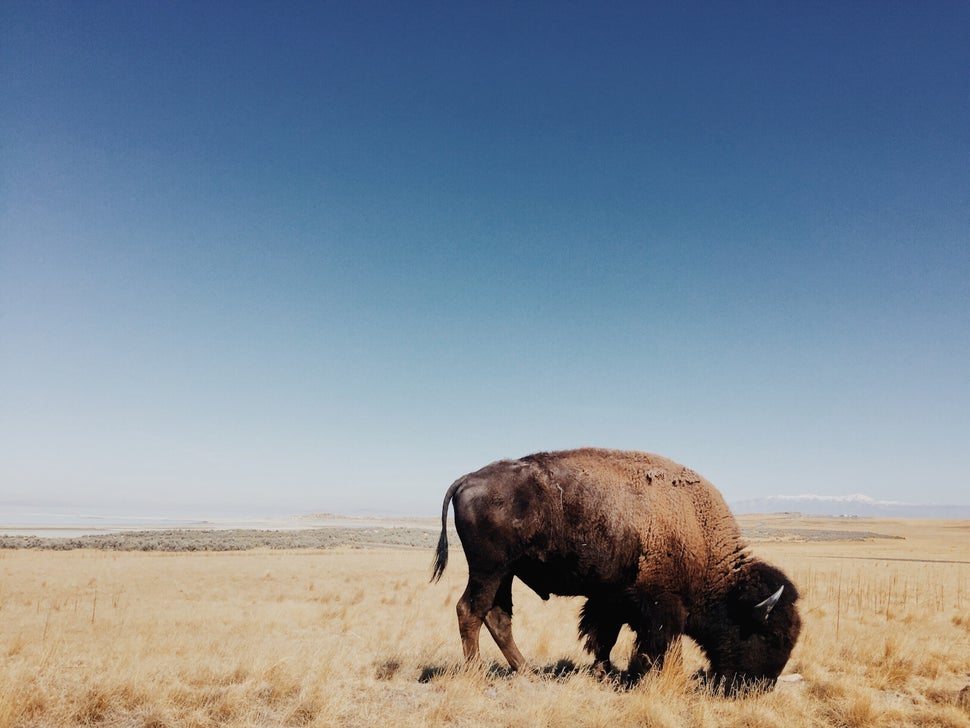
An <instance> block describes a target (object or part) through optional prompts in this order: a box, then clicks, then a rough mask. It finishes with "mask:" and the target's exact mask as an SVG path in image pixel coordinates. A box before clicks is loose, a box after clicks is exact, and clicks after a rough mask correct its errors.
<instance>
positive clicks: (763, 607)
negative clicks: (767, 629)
mask: <svg viewBox="0 0 970 728" xmlns="http://www.w3.org/2000/svg"><path fill="white" fill-rule="evenodd" d="M783 591H785V585H784V584H782V585H781V586H780V587H778V591H776V592H775V593H774V594H772V595H771V596H770V597H768V598H767V599H765V600H764V601H763V602H759V603H758V604H755V605H754V608H755V610H756V611H757V613H758V616H760V617H761V619H763V620H765V621H767V619H768V615H769V614H771V610H772V609H774V608H775V605H776V604H777V603H778V600H779V599H781V593H782V592H783Z"/></svg>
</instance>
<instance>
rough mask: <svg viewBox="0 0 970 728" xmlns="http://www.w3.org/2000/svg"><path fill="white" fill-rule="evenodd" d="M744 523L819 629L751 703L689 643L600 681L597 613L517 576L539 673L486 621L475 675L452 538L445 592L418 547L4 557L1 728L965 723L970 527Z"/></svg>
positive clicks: (777, 520) (522, 635) (524, 626)
mask: <svg viewBox="0 0 970 728" xmlns="http://www.w3.org/2000/svg"><path fill="white" fill-rule="evenodd" d="M742 525H744V526H745V530H746V531H747V532H749V533H754V534H758V536H757V537H756V538H753V539H752V548H753V550H754V551H755V552H756V553H757V554H759V555H761V556H763V557H765V558H766V559H768V560H770V561H773V562H774V563H776V564H778V565H779V566H781V567H782V568H783V569H785V570H786V571H787V572H788V574H789V575H790V576H791V577H792V578H793V580H794V581H795V583H796V584H797V585H798V586H799V588H800V590H801V592H802V595H803V599H802V606H801V609H802V616H803V621H804V629H803V632H802V638H801V640H800V642H799V644H798V645H797V647H796V649H795V651H794V653H793V655H792V658H791V661H790V662H789V665H788V667H787V668H786V670H785V673H784V674H783V677H782V681H781V682H780V683H779V685H778V687H777V689H776V690H775V691H774V692H772V693H770V694H766V695H762V696H758V697H754V698H747V699H743V700H726V699H723V698H718V697H712V696H710V695H708V694H706V693H705V692H704V691H703V690H702V689H700V688H699V687H697V686H696V685H694V684H693V683H692V682H691V681H690V679H689V678H688V677H687V676H688V674H689V673H691V672H693V671H694V670H695V669H696V668H698V667H700V666H701V665H702V664H703V657H702V655H701V654H700V652H699V651H698V650H697V648H696V647H695V646H693V644H692V643H690V642H686V643H685V644H684V645H683V654H682V657H681V658H680V659H671V660H668V663H667V666H666V667H665V668H664V670H663V671H662V672H659V673H656V674H652V675H650V676H649V677H648V678H647V679H646V680H644V681H643V682H642V683H641V684H640V685H638V686H637V687H635V688H633V689H630V690H625V689H622V688H618V687H614V686H612V685H611V684H609V683H604V682H600V681H597V680H596V679H594V678H593V677H591V676H590V675H589V674H587V673H586V671H585V668H586V666H588V664H589V662H590V659H589V657H588V656H587V655H585V654H584V653H583V652H582V650H581V648H580V643H579V641H578V640H577V638H576V625H577V611H578V608H579V604H580V602H579V601H577V600H570V599H556V598H553V599H552V600H550V601H549V602H542V601H541V600H540V599H539V598H538V597H536V596H535V595H533V594H532V593H531V592H529V591H528V590H527V589H525V588H524V587H521V585H518V584H517V585H516V591H515V593H514V598H515V604H516V613H515V632H516V638H517V640H518V642H519V645H520V647H521V648H522V650H523V652H524V653H525V654H526V655H527V657H529V658H530V659H531V660H532V661H533V662H534V663H535V664H536V665H537V666H538V668H539V670H538V673H537V674H533V675H510V674H509V673H508V671H507V669H505V663H504V661H503V660H502V658H501V655H500V653H499V652H498V649H497V648H496V647H495V646H494V644H493V643H492V642H491V640H490V639H489V638H488V635H487V633H486V632H485V631H484V630H483V633H482V647H483V657H484V661H485V662H484V666H480V667H472V668H464V667H462V666H461V665H460V655H461V647H460V643H459V639H458V631H457V624H456V619H455V613H454V605H455V602H456V601H457V599H458V596H459V595H460V593H461V590H462V589H463V587H464V576H465V574H464V559H463V558H462V555H461V553H460V547H457V546H456V548H455V550H454V552H453V554H452V560H451V565H450V566H449V569H448V571H447V572H446V573H445V577H444V579H443V580H442V582H441V583H440V584H437V585H431V584H429V583H428V576H429V564H430V561H431V552H430V550H428V549H424V548H421V549H417V548H413V547H407V546H404V545H397V546H382V545H380V544H375V543H371V544H368V545H367V547H364V548H359V547H358V548H349V547H346V546H341V547H337V548H333V549H317V548H310V549H306V548H304V549H288V550H271V549H268V548H259V549H255V550H249V551H240V552H234V551H229V552H193V553H188V552H131V551H102V550H91V549H80V550H74V551H50V550H36V549H17V550H13V549H11V550H0V728H5V727H7V726H68V725H98V726H145V727H146V728H147V727H153V728H161V727H162V726H172V727H173V728H174V727H176V726H262V725H294V726H298V725H319V726H327V725H337V726H344V725H346V726H382V725H394V726H398V725H426V726H444V725H448V726H451V725H454V726H519V725H526V726H528V725H534V726H547V725H548V726H552V725H556V726H558V725H576V726H607V725H609V726H616V725H634V724H640V725H655V726H786V728H797V727H799V726H898V725H914V726H915V725H922V726H970V705H968V703H967V701H968V698H967V695H966V693H967V692H970V691H965V692H964V694H963V697H962V698H961V690H962V689H963V688H964V687H965V686H967V685H968V683H970V523H968V522H955V521H881V520H861V519H860V520H842V519H838V520H837V519H817V518H813V519H794V518H791V517H788V516H771V517H763V518H755V517H752V518H749V519H746V520H745V519H742ZM860 533H867V534H869V535H870V536H872V534H878V535H880V536H889V537H892V538H881V537H880V538H875V537H870V538H864V539H861V538H860V537H859V535H858V534H860ZM812 534H815V536H814V537H813V535H812ZM629 646H630V638H629V635H628V634H625V635H624V636H623V638H622V640H621V643H620V644H619V645H618V646H617V648H616V651H615V652H614V660H615V661H616V662H617V663H620V664H623V663H624V662H625V660H624V655H625V651H626V650H628V649H629Z"/></svg>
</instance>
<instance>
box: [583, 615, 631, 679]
mask: <svg viewBox="0 0 970 728" xmlns="http://www.w3.org/2000/svg"><path fill="white" fill-rule="evenodd" d="M625 623H626V619H625V617H624V613H623V609H622V608H621V605H620V604H619V603H618V602H616V601H615V600H613V599H610V598H607V597H590V598H588V599H587V600H586V604H584V605H583V609H582V612H581V613H580V618H579V636H580V637H585V638H586V639H585V647H586V650H587V652H589V653H591V654H592V655H593V672H594V673H595V674H596V675H598V676H600V677H606V676H608V675H610V674H612V673H613V672H615V670H614V668H613V663H612V662H610V653H611V652H612V651H613V646H614V645H615V644H616V640H617V638H618V637H619V636H620V629H621V628H622V627H623V625H624V624H625Z"/></svg>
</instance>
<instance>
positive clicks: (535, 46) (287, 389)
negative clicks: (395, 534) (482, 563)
mask: <svg viewBox="0 0 970 728" xmlns="http://www.w3.org/2000/svg"><path fill="white" fill-rule="evenodd" d="M968 28H970V5H968V4H967V3H966V2H963V1H962V0H961V1H959V2H933V3H910V2H901V3H895V2H885V3H884V2H879V3H868V2H855V3H844V2H832V3H794V2H793V3H786V2H764V3H759V2H751V3H747V2H744V3H719V2H712V3H702V4H692V3H644V2H636V3H598V2H597V3H570V2H564V3H560V2H555V3H544V2H514V3H502V2H497V3H475V4H464V3H460V2H440V3H385V2H379V3H374V2H366V1H365V2H358V1H355V2H312V3H306V4H303V3H269V2H267V3H239V2H231V3H218V2H206V3H198V2H164V3H143V2H84V3H75V2H64V3H47V2H33V1H30V2H19V1H17V0H11V1H9V2H4V3H2V4H0V82H2V102H0V502H19V503H21V504H36V505H50V504H77V505H80V506H84V507H91V508H97V507H105V506H107V505H111V506H120V507H124V508H127V507H130V508H131V509H132V510H145V509H151V508H165V509H188V510H192V509H194V510H197V511H204V510H207V509H208V510H212V509H216V510H218V509H230V510H234V511H251V512H257V513H258V512H266V511H273V512H312V511H338V512H361V511H369V512H380V513H391V514H427V515H431V514H434V513H437V512H438V509H439V508H440V503H441V498H442V496H443V494H444V491H445V489H446V488H447V486H448V485H449V484H450V483H451V482H452V480H454V479H455V478H456V477H458V476H459V475H461V474H463V473H465V472H468V471H470V470H474V469H477V468H478V467H480V466H482V465H484V464H486V463H488V462H490V461H492V460H495V459H499V458H502V457H515V456H520V455H524V454H527V453H529V452H534V451H537V450H545V449H561V448H568V447H575V446H581V445H598V446H606V447H619V448H635V449H641V450H648V451H651V452H657V453H661V454H663V455H666V456H668V457H672V458H674V459H675V460H678V461H680V462H682V463H684V464H686V465H688V466H690V467H692V468H694V469H695V470H697V471H698V472H700V473H702V474H704V475H705V476H707V477H708V478H709V479H711V480H712V481H713V482H714V483H715V484H716V485H718V486H719V487H720V489H721V490H722V491H723V492H724V494H725V496H726V497H727V498H728V500H738V499H743V498H751V497H757V496H764V495H774V494H800V493H818V494H823V495H838V494H848V493H865V494H867V495H869V496H872V497H874V498H881V499H888V500H903V501H917V502H937V503H962V504H967V503H970V31H968Z"/></svg>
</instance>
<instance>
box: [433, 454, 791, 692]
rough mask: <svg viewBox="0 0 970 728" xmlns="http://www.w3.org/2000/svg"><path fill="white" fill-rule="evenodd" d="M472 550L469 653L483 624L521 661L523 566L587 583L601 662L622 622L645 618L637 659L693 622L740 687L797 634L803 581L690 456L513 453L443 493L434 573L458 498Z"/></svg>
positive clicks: (756, 679)
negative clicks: (772, 561) (773, 557)
mask: <svg viewBox="0 0 970 728" xmlns="http://www.w3.org/2000/svg"><path fill="white" fill-rule="evenodd" d="M449 502H454V507H455V528H456V529H457V531H458V536H459V537H460V539H461V543H462V546H463V547H464V550H465V558H466V559H467V560H468V586H467V587H466V588H465V592H464V594H462V596H461V599H460V600H459V601H458V606H457V611H458V630H459V632H460V634H461V642H462V648H463V650H464V653H465V658H466V659H467V660H473V659H475V658H477V656H478V636H479V632H480V631H481V628H482V624H484V625H485V626H486V627H487V628H488V631H489V632H490V633H491V635H492V637H493V638H494V640H495V642H496V643H497V644H498V646H499V648H500V649H501V650H502V654H503V655H505V658H506V659H507V660H508V662H509V664H510V665H511V666H512V668H513V669H514V670H520V669H522V668H523V667H524V666H525V664H526V660H525V658H524V657H523V656H522V653H521V652H520V651H519V648H518V647H517V646H516V644H515V641H514V640H513V639H512V577H518V578H519V579H521V580H522V581H523V582H524V583H525V584H526V585H528V586H529V587H530V588H531V589H532V590H533V591H535V592H536V593H537V594H539V596H541V597H542V598H543V599H548V598H549V595H550V594H562V595H581V596H585V597H586V604H585V605H584V606H583V609H582V615H581V619H580V623H579V631H580V635H581V636H584V637H585V638H586V644H585V646H586V649H587V650H588V651H589V652H591V653H592V654H593V657H594V670H595V671H597V672H601V673H607V672H610V671H612V669H613V668H612V665H611V663H610V652H611V650H612V648H613V645H614V644H616V640H617V637H618V635H619V632H620V629H621V627H622V626H623V625H624V624H626V625H629V626H630V628H631V629H632V630H633V631H634V633H635V635H636V638H635V646H634V651H633V655H632V657H631V659H630V668H629V671H630V673H631V675H632V676H633V677H634V678H635V677H638V676H639V675H641V674H642V673H643V671H644V670H647V669H649V668H651V667H653V666H657V665H659V664H661V662H662V660H663V657H664V654H665V652H666V650H667V648H668V647H669V646H670V644H671V643H672V642H673V641H674V640H675V639H676V638H677V637H679V636H680V635H682V634H686V635H688V636H689V637H691V638H692V639H693V640H695V641H696V642H697V643H698V644H699V645H700V646H701V648H702V649H703V650H704V652H705V653H706V655H707V658H708V660H709V661H710V667H711V669H710V671H709V672H708V673H707V674H706V675H705V677H707V678H708V679H710V680H712V681H713V682H714V684H715V685H717V686H719V687H720V688H724V689H726V690H727V691H728V692H729V693H734V692H736V691H737V690H739V689H742V688H744V689H747V688H750V687H752V686H756V685H760V686H762V687H766V688H770V687H771V686H773V685H774V683H775V680H776V679H777V678H778V675H779V674H780V673H781V671H782V669H783V668H784V666H785V663H786V662H787V661H788V656H789V655H790V654H791V651H792V647H794V645H795V641H796V640H797V638H798V633H799V630H800V627H801V620H800V619H799V616H798V611H797V609H796V607H795V601H796V600H797V599H798V592H797V590H796V589H795V586H794V585H793V584H792V583H791V581H789V580H788V578H787V577H786V576H785V575H784V574H783V573H782V572H781V571H779V570H778V569H776V568H775V567H773V566H770V565H769V564H766V563H764V562H762V561H760V560H758V559H756V558H754V557H753V556H752V555H751V554H750V553H749V552H748V551H747V549H746V547H745V544H744V542H743V541H742V540H741V533H740V530H739V529H738V525H737V522H736V521H735V520H734V517H733V516H732V515H731V512H730V510H728V507H727V505H726V504H725V502H724V499H723V498H722V497H721V494H720V493H719V492H718V491H717V489H716V488H715V487H714V486H713V485H711V484H710V483H709V482H707V481H706V480H704V478H702V477H701V476H699V475H698V474H697V473H695V472H694V471H692V470H689V469H688V468H685V467H684V466H682V465H678V464H677V463H675V462H673V461H671V460H668V459H666V458H663V457H660V456H658V455H651V454H648V453H641V452H621V451H615V450H598V449H583V450H571V451H565V452H551V453H537V454H535V455H529V456H527V457H524V458H521V459H519V460H502V461H499V462H495V463H492V464H491V465H487V466H485V467H484V468H482V469H481V470H478V471H476V472H474V473H470V474H468V475H465V476H464V477H462V478H459V479H458V480H457V481H455V483H454V484H453V485H452V486H451V487H450V488H449V489H448V492H447V493H446V494H445V500H444V504H443V506H442V512H441V537H440V539H439V541H438V548H437V552H436V555H435V560H434V571H433V576H432V581H437V580H438V579H439V578H440V577H441V574H442V573H443V572H444V570H445V566H446V564H447V562H448V537H447V529H446V524H447V518H448V503H449Z"/></svg>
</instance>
